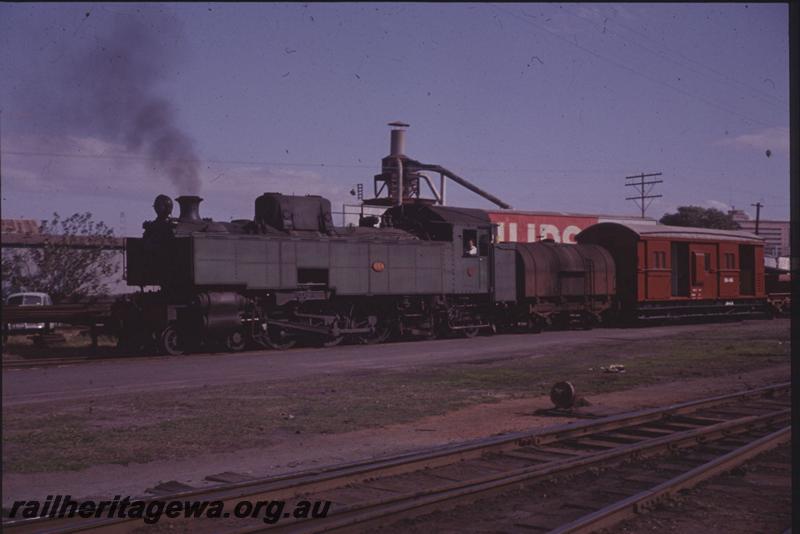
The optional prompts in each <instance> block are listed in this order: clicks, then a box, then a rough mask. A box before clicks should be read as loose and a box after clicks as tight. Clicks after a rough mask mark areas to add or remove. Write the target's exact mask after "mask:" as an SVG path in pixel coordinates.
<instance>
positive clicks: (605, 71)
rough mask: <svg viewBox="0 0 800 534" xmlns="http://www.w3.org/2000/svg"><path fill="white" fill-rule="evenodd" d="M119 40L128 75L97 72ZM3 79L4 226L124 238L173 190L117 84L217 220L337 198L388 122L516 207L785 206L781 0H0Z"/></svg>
mask: <svg viewBox="0 0 800 534" xmlns="http://www.w3.org/2000/svg"><path fill="white" fill-rule="evenodd" d="M125 28H128V29H130V28H138V30H137V31H138V32H139V33H137V32H134V33H133V34H129V33H128V32H127V30H126V29H125ZM121 35H128V38H127V42H128V44H127V45H126V46H127V48H126V47H122V50H123V53H120V47H121V46H122V45H120V44H119V43H120V41H121V40H124V39H123V37H121ZM131 35H132V36H131ZM122 56H125V58H126V59H130V58H133V60H134V61H136V62H138V63H137V64H136V67H137V68H139V69H141V72H144V73H145V75H143V76H136V77H133V78H131V79H130V80H128V79H125V78H119V79H113V78H114V76H115V74H114V73H116V70H114V69H113V68H111V67H108V65H111V64H112V63H111V62H113V61H114V60H115V58H120V57H122ZM86 58H91V61H95V62H98V63H97V64H98V65H100V67H99V70H97V69H93V68H92V67H90V68H89V70H88V71H87V70H86V65H87V60H86ZM106 59H107V60H108V62H109V63H106V62H105V60H106ZM114 65H117V64H114ZM81 69H84V70H81ZM0 71H2V73H3V75H2V77H0V107H2V186H3V187H2V209H3V217H4V218H11V217H24V218H34V219H40V218H46V217H48V215H49V214H50V213H52V212H53V211H59V212H60V213H62V214H68V213H73V212H75V211H86V210H89V211H92V212H93V213H95V214H96V216H97V217H98V218H100V219H103V220H105V221H106V222H107V223H109V224H111V225H113V226H114V227H116V229H117V231H118V233H127V234H129V235H135V234H137V233H139V232H140V228H141V226H140V225H141V222H142V221H143V220H145V219H151V218H152V216H153V215H152V209H151V205H152V199H153V198H154V197H155V196H156V195H157V194H158V193H162V192H163V193H167V194H169V195H171V196H176V195H177V194H179V193H182V192H185V191H180V190H179V189H180V188H179V187H176V185H175V184H174V183H173V182H172V181H170V179H169V178H168V177H167V176H166V174H167V173H166V171H165V169H164V168H163V167H162V166H159V165H158V163H157V162H154V160H153V156H152V152H151V151H150V152H149V151H148V150H147V145H146V143H145V144H144V145H136V143H132V142H131V137H130V136H129V134H128V133H126V130H125V128H127V125H129V123H130V120H129V119H130V117H128V118H126V117H127V115H126V113H128V112H129V111H130V110H131V109H132V105H130V104H129V100H126V99H127V98H129V96H130V95H128V93H129V92H130V91H132V93H131V94H134V95H139V96H141V95H145V96H146V97H147V98H149V99H151V100H153V101H157V102H160V103H162V104H164V105H165V106H168V107H169V109H170V111H171V112H172V115H171V122H170V123H169V125H168V126H169V127H170V128H173V129H172V130H170V132H173V133H175V132H177V134H176V135H178V136H179V139H180V140H181V143H183V145H182V146H184V148H187V150H188V149H191V150H189V151H190V152H191V154H193V157H195V158H196V160H197V180H198V182H199V183H200V185H199V188H200V195H201V196H203V197H204V198H205V199H206V200H205V201H204V203H203V205H202V207H201V212H202V214H203V215H204V216H211V217H214V218H219V219H223V220H228V219H230V218H242V217H251V216H252V211H253V199H254V198H255V197H256V196H257V195H259V194H261V193H262V192H264V191H280V192H284V193H293V192H294V193H297V194H307V193H317V194H323V195H325V196H327V197H329V198H331V200H332V201H333V204H334V208H335V209H338V206H340V205H341V203H342V202H352V201H353V199H352V197H350V196H349V194H348V192H349V191H350V189H351V188H352V187H353V186H354V185H355V184H356V183H359V182H361V183H364V184H365V187H366V189H367V190H368V191H369V190H371V184H372V176H373V175H374V174H375V173H377V172H378V170H379V164H380V159H381V158H382V157H383V156H385V155H386V154H387V153H388V128H387V126H386V123H387V122H389V121H393V120H402V121H405V122H408V123H410V124H411V128H410V129H409V132H408V140H407V154H408V155H409V156H411V157H413V158H415V159H418V160H421V161H424V162H426V163H437V164H441V165H443V166H445V167H448V168H450V169H452V170H453V171H455V172H456V173H458V174H460V175H461V176H463V177H465V178H467V179H468V180H470V181H472V182H474V183H475V184H476V185H478V186H480V187H482V188H484V189H486V190H488V191H490V192H492V193H493V194H495V195H496V196H498V197H499V198H501V199H504V200H506V201H507V202H509V203H510V204H512V205H513V207H514V208H516V209H525V210H561V211H573V212H588V213H593V212H594V213H618V214H637V213H638V208H637V207H636V206H635V205H634V203H633V202H630V201H626V200H624V198H625V197H626V196H631V194H632V189H631V188H625V186H624V183H625V180H624V177H625V176H626V175H632V174H636V173H640V172H662V173H663V179H664V183H663V184H659V185H658V186H657V187H656V189H655V191H654V192H655V193H659V194H662V195H664V196H663V198H661V199H656V201H655V202H654V203H653V204H652V206H651V207H650V208H649V210H648V215H650V216H654V217H660V216H661V215H662V214H663V213H665V212H667V211H672V210H674V208H675V207H676V206H679V205H686V204H695V205H703V206H706V207H717V208H722V209H727V207H729V206H730V205H735V206H736V207H737V208H746V209H747V210H748V211H750V212H751V213H752V212H753V209H752V208H751V207H750V204H752V203H754V202H757V201H760V202H762V204H764V205H765V207H764V208H763V209H762V217H764V218H767V219H775V218H777V219H785V218H788V215H789V205H788V204H789V201H788V196H789V150H788V145H789V142H788V139H789V114H788V101H789V67H788V7H787V5H786V4H772V5H770V4H752V5H750V4H649V5H648V4H384V3H381V4H156V5H153V4H151V5H147V6H143V5H137V4H86V5H84V4H2V5H0ZM109 78H112V79H110V80H109ZM129 86H133V89H130V87H129ZM102 91H109V92H111V93H112V94H113V95H114V96H113V98H112V99H111V101H112V102H113V103H112V104H111V105H110V106H111V107H108V108H103V109H105V110H106V112H104V113H103V114H102V116H101V117H95V118H92V119H91V120H87V118H86V117H87V115H86V113H88V112H87V110H90V109H93V106H95V107H97V101H98V100H103V98H100V99H98V96H97V95H98V94H101V92H102ZM137 91H138V92H137ZM117 95H123V96H124V98H123V97H119V98H117ZM126 95H127V96H126ZM95 119H96V120H95ZM767 150H769V151H770V155H769V156H767V155H766V154H767ZM448 194H449V199H448V200H449V202H448V203H450V204H458V205H465V206H473V207H487V208H488V207H490V204H488V203H487V202H486V201H484V200H482V199H480V198H478V197H475V196H474V195H472V194H471V193H469V192H467V191H464V190H459V189H458V187H457V186H455V185H453V186H451V187H450V188H449V189H448ZM123 214H124V215H123Z"/></svg>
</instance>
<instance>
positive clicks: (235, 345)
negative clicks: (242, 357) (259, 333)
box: [225, 330, 246, 352]
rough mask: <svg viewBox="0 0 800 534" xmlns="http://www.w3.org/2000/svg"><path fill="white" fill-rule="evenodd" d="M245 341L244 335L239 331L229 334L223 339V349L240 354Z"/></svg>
mask: <svg viewBox="0 0 800 534" xmlns="http://www.w3.org/2000/svg"><path fill="white" fill-rule="evenodd" d="M245 345H246V340H245V337H244V334H242V332H240V331H239V330H236V331H234V332H231V333H230V334H228V335H227V336H226V337H225V348H226V349H228V350H229V351H230V352H241V351H243V350H244V348H245Z"/></svg>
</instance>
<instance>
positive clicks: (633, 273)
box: [115, 123, 766, 354]
mask: <svg viewBox="0 0 800 534" xmlns="http://www.w3.org/2000/svg"><path fill="white" fill-rule="evenodd" d="M392 126H393V127H394V129H393V130H392V142H391V152H390V155H389V156H387V157H386V158H384V159H383V161H382V172H381V174H378V175H376V176H375V198H373V199H370V200H368V201H365V204H368V205H374V206H383V207H385V208H386V209H385V211H384V213H383V215H382V216H380V217H375V216H362V217H361V219H360V221H359V225H358V226H350V227H335V226H334V225H333V220H332V214H331V204H330V202H329V201H328V200H327V199H324V198H322V197H320V196H314V195H309V196H291V195H282V194H280V193H265V194H263V195H261V196H259V197H258V198H256V199H255V212H254V216H253V218H252V219H241V220H234V221H232V222H228V223H226V222H218V221H213V220H210V219H204V218H202V217H201V216H200V213H199V206H200V202H201V200H202V199H201V198H199V197H197V196H188V195H187V196H181V197H178V198H177V199H176V200H177V202H178V204H179V206H180V214H179V216H178V217H177V218H174V217H173V216H172V210H173V203H172V200H171V199H170V198H169V197H167V196H165V195H159V196H158V197H157V198H156V200H155V203H154V209H155V212H156V219H155V220H153V221H149V222H146V223H144V225H143V226H144V234H143V236H142V237H141V238H135V239H128V240H127V242H126V264H127V269H126V276H127V282H128V285H132V286H140V287H142V288H144V286H157V287H159V288H160V289H159V290H158V291H141V292H140V293H138V294H136V295H135V296H134V297H133V298H132V299H130V300H129V301H127V302H125V303H124V304H120V305H119V306H117V309H116V311H115V314H116V317H117V320H118V337H119V339H120V343H121V345H123V346H128V347H130V348H139V347H143V346H145V345H148V344H150V343H152V342H154V341H155V342H156V343H157V345H158V347H159V349H160V350H161V351H162V352H163V353H166V354H180V353H183V352H186V351H192V350H198V349H200V348H201V347H204V346H209V345H214V344H219V345H222V346H224V347H225V348H226V349H227V350H230V351H238V350H243V349H244V348H245V347H246V346H248V345H255V346H259V347H272V348H277V349H285V348H289V347H291V346H293V345H294V344H295V343H296V342H298V341H300V340H303V341H305V342H309V341H310V342H313V343H317V344H319V345H324V346H332V345H336V344H338V343H341V342H342V341H345V340H350V341H355V342H361V343H378V342H381V341H384V340H386V339H387V338H388V337H389V336H390V335H392V334H394V335H400V336H420V337H424V338H434V337H438V336H446V335H462V336H467V337H471V336H475V335H477V334H478V333H480V332H482V331H485V332H494V331H497V330H512V329H525V330H529V331H531V330H532V331H537V330H540V329H542V328H543V327H546V326H550V325H558V324H560V325H570V324H572V325H575V324H577V325H581V326H584V327H588V326H592V325H596V324H601V323H608V322H614V321H620V320H625V319H635V318H664V317H674V316H685V315H702V316H704V315H709V314H723V315H735V314H753V313H760V312H762V311H763V310H764V309H765V306H766V299H765V295H764V287H763V285H764V273H763V243H762V241H761V240H760V239H759V238H758V237H757V236H753V235H751V234H746V233H743V232H727V231H713V230H705V229H690V228H673V227H667V226H661V225H652V226H650V227H643V226H642V227H636V226H634V225H622V224H616V223H600V224H596V225H594V226H592V227H589V228H587V229H585V230H584V231H583V232H581V233H580V234H578V236H577V237H576V240H577V242H578V243H577V244H575V245H569V244H559V243H554V242H552V241H539V242H535V243H499V242H497V236H496V232H495V227H494V226H493V225H492V223H491V221H490V220H489V217H488V215H487V213H486V212H485V211H482V210H478V209H468V208H458V207H449V206H445V205H444V204H445V198H444V193H445V180H446V179H449V180H451V181H454V182H456V183H458V184H460V185H462V186H465V187H467V188H468V189H470V190H472V191H474V192H476V193H477V194H480V195H482V196H484V197H485V198H487V199H489V200H490V201H492V202H494V203H496V204H498V205H500V206H502V207H506V208H507V207H509V206H508V205H507V204H505V203H503V202H502V201H500V200H499V199H496V198H495V197H493V196H491V195H489V194H488V193H486V192H484V191H482V190H480V189H479V188H477V187H476V186H474V185H473V184H470V183H469V182H467V181H466V180H464V179H463V178H461V177H459V176H457V175H456V174H455V173H453V172H451V171H449V170H448V169H445V168H444V167H441V166H439V165H429V164H424V163H421V162H419V161H416V160H413V159H411V158H409V157H407V156H405V155H404V154H403V144H404V138H403V135H402V134H403V132H404V128H405V127H407V125H402V124H398V123H393V124H392ZM429 172H435V173H438V174H439V175H440V186H439V188H438V189H437V188H436V187H435V186H434V182H433V181H432V180H431V179H430V178H429V177H428V176H427V174H426V173H429ZM425 185H427V186H428V187H429V189H430V191H431V192H432V193H433V198H424V197H423V196H422V189H423V187H424V186H425ZM382 193H383V195H384V196H381V194H382Z"/></svg>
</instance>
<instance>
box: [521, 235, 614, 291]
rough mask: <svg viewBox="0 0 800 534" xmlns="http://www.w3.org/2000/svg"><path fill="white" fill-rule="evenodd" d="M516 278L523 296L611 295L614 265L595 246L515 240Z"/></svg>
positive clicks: (607, 254) (601, 248)
mask: <svg viewBox="0 0 800 534" xmlns="http://www.w3.org/2000/svg"><path fill="white" fill-rule="evenodd" d="M515 247H516V251H517V273H518V276H517V280H518V283H519V284H520V286H519V288H518V289H519V294H520V296H521V297H523V298H545V299H550V298H557V297H583V296H587V297H588V296H611V295H613V294H614V293H615V290H616V288H615V266H614V260H613V258H612V257H611V255H610V254H609V253H608V251H607V250H605V249H604V248H603V247H600V246H598V245H566V244H560V243H553V242H547V241H539V242H536V243H515Z"/></svg>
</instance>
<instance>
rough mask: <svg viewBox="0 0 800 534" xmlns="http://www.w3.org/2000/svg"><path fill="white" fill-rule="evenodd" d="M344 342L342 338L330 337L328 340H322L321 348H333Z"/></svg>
mask: <svg viewBox="0 0 800 534" xmlns="http://www.w3.org/2000/svg"><path fill="white" fill-rule="evenodd" d="M342 341H344V336H335V337H334V336H331V337H328V338H325V339H323V341H322V346H323V347H326V348H327V347H335V346H336V345H338V344H340V343H341V342H342Z"/></svg>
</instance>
